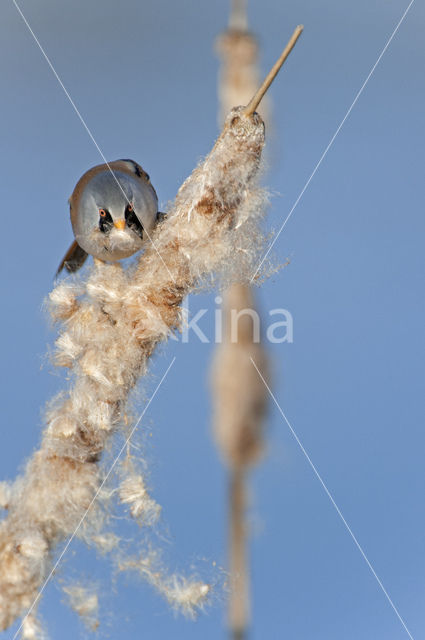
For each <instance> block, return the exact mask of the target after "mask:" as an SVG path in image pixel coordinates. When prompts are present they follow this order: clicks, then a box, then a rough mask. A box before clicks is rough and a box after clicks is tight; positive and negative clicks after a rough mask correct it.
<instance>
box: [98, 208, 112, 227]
mask: <svg viewBox="0 0 425 640" xmlns="http://www.w3.org/2000/svg"><path fill="white" fill-rule="evenodd" d="M101 211H102V212H104V213H105V215H103V216H102V215H100V212H101ZM113 226H114V221H113V220H112V216H111V214H110V213H109V211H108V210H107V209H99V229H100V231H101V232H102V233H108V231H110V230H111V229H112V227H113Z"/></svg>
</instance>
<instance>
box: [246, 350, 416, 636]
mask: <svg viewBox="0 0 425 640" xmlns="http://www.w3.org/2000/svg"><path fill="white" fill-rule="evenodd" d="M250 360H251V362H252V364H253V365H254V367H255V369H256V370H257V373H258V375H259V376H260V378H261V380H262V381H263V383H264V385H265V387H266V389H267V391H268V392H269V394H270V397H271V398H272V400H273V402H274V403H275V405H276V407H277V408H278V411H279V413H280V415H281V416H282V418H283V419H284V420H285V422H286V424H287V425H288V427H289V429H290V431H291V433H292V435H293V436H294V438H295V440H296V441H297V444H298V446H299V447H300V449H301V451H302V452H303V454H304V455H305V457H306V458H307V460H308V463H309V465H310V467H311V468H312V469H313V471H314V473H315V475H316V477H317V479H318V480H319V482H320V484H321V485H322V487H323V489H324V490H325V493H326V495H327V496H328V498H329V500H330V501H331V502H332V505H333V506H334V508H335V510H336V512H337V513H338V515H339V517H340V518H341V520H342V522H343V523H344V526H345V528H346V529H347V531H348V533H349V534H350V536H351V538H352V539H353V541H354V544H355V545H356V547H357V549H358V550H359V551H360V553H361V555H362V556H363V559H364V561H365V562H366V564H367V566H368V567H369V569H370V571H371V572H372V574H373V576H374V578H375V580H376V581H377V583H378V584H379V586H380V587H381V589H382V591H383V593H384V595H385V597H386V599H387V600H388V602H389V603H390V605H391V607H392V608H393V610H394V612H395V614H396V616H397V618H398V619H399V620H400V622H401V624H402V625H403V627H404V629H405V631H406V633H407V635H408V636H409V638H410V639H411V640H414V639H413V636H412V634H411V633H410V631H409V629H408V628H407V626H406V623H405V622H404V620H403V618H402V617H401V615H400V614H399V612H398V610H397V607H396V606H395V604H394V602H393V601H392V600H391V598H390V596H389V594H388V592H387V590H386V589H385V587H384V585H383V584H382V582H381V580H380V579H379V577H378V575H377V574H376V571H375V569H374V568H373V567H372V565H371V563H370V562H369V560H368V558H367V556H366V554H365V552H364V551H363V549H362V547H361V546H360V543H359V541H358V540H357V538H356V536H355V535H354V533H353V532H352V530H351V528H350V526H349V524H348V523H347V521H346V519H345V518H344V516H343V515H342V513H341V510H340V508H339V507H338V505H337V503H336V502H335V500H334V499H333V497H332V494H331V493H330V491H329V489H328V488H327V486H326V484H325V483H324V481H323V479H322V476H321V475H320V473H319V472H318V471H317V469H316V467H315V466H314V463H313V461H312V460H311V458H310V456H309V455H308V453H307V451H306V450H305V449H304V447H303V445H302V443H301V441H300V439H299V438H298V436H297V434H296V433H295V431H294V429H293V427H292V425H291V423H290V422H289V420H288V418H287V417H286V415H285V414H284V412H283V409H282V408H281V406H280V404H279V403H278V401H277V400H276V398H275V396H274V394H273V392H272V390H271V389H270V387H269V385H268V384H267V382H266V380H265V379H264V377H263V375H262V374H261V371H260V370H259V368H258V367H257V365H256V364H255V362H254V360H253V359H252V358H251V357H250Z"/></svg>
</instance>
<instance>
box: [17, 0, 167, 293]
mask: <svg viewBox="0 0 425 640" xmlns="http://www.w3.org/2000/svg"><path fill="white" fill-rule="evenodd" d="M12 2H13V4H14V5H15V7H16V9H17V11H18V12H19V14H20V16H21V18H22V20H23V21H24V23H25V25H26V26H27V28H28V31H29V32H30V34H31V35H32V37H33V38H34V40H35V42H36V43H37V46H38V48H39V49H40V51H41V53H42V54H43V57H44V59H45V60H46V62H47V64H48V65H49V67H50V69H51V70H52V72H53V75H54V76H55V78H56V80H57V81H58V82H59V84H60V86H61V87H62V89H63V91H64V93H65V95H66V97H67V98H68V100H69V102H70V103H71V106H72V108H73V109H74V111H75V113H76V114H77V116H78V118H79V119H80V122H81V124H82V125H83V127H84V129H85V130H86V131H87V133H88V134H89V136H90V138H91V140H92V142H93V144H94V146H95V147H96V149H97V150H98V151H99V153H100V155H101V157H102V158H103V162H104V163H105V164H106V166H107V167H108V169H109V171H110V172H111V173H112V175H113V177H114V180H115V182H116V183H117V185H118V187H119V188H120V190H121V192H122V194H123V196H124V198H125V199H126V200H127V204H129V205H131V204H132V203H131V202H130V201H129V200H128V198H127V196H126V194H125V192H124V189H123V188H122V186H121V184H120V182H119V181H118V178H117V177H116V175H115V173H114V172H113V170H112V169H111V167H110V166H109V162H108V161H107V159H106V158H105V156H104V154H103V151H102V149H101V148H100V147H99V145H98V144H97V142H96V140H95V138H94V136H93V134H92V132H91V131H90V129H89V127H88V126H87V124H86V121H85V120H84V118H83V116H82V115H81V113H80V111H79V110H78V107H77V105H76V104H75V102H74V101H73V99H72V98H71V96H70V95H69V93H68V90H67V89H66V87H65V85H64V84H63V82H62V80H61V79H60V77H59V75H58V73H57V71H56V69H55V68H54V66H53V64H52V63H51V61H50V58H49V56H48V55H47V53H46V52H45V51H44V49H43V47H42V46H41V43H40V41H39V40H38V38H37V36H36V35H35V33H34V31H33V30H32V29H31V26H30V24H29V22H28V20H27V19H26V17H25V16H24V14H23V13H22V11H21V9H20V7H19V6H18V4H17V2H16V0H12ZM143 231H144V232H145V233H146V235H147V237H148V239H149V241H150V242H151V244H152V246H153V248H154V249H155V251H156V253H157V254H158V256H159V258H160V260H161V262H162V264H163V265H164V267H165V268H166V270H167V271H168V275H169V276H170V278H171V280H172V281H173V282H174V283H175V280H174V278H173V276H172V274H171V272H170V270H169V268H168V267H167V265H166V264H165V262H164V260H163V258H162V256H161V254H160V253H159V251H158V249H157V248H156V245H155V243H154V241H153V240H152V238H151V236H150V235H149V232H148V230H147V229H145V228H143Z"/></svg>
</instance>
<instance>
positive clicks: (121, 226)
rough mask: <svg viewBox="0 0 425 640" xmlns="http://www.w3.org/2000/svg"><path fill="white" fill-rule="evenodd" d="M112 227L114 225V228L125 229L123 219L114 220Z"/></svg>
mask: <svg viewBox="0 0 425 640" xmlns="http://www.w3.org/2000/svg"><path fill="white" fill-rule="evenodd" d="M114 227H115V229H121V231H124V229H125V220H117V221H116V222H114Z"/></svg>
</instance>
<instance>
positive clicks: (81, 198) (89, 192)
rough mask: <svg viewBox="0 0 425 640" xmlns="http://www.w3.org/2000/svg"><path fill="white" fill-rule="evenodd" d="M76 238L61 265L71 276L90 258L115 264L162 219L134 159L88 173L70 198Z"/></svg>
mask: <svg viewBox="0 0 425 640" xmlns="http://www.w3.org/2000/svg"><path fill="white" fill-rule="evenodd" d="M69 205H70V214H71V224H72V229H73V231H74V236H75V240H74V242H73V243H72V245H71V246H70V248H69V249H68V251H67V253H66V255H65V257H64V258H63V260H62V262H61V263H60V265H59V268H58V270H57V273H56V275H58V274H59V273H60V272H61V271H62V269H63V268H64V267H65V269H66V270H67V271H69V272H70V273H73V272H75V271H78V269H79V268H80V267H81V266H82V265H83V264H84V262H85V260H86V258H87V256H88V255H92V256H94V257H95V258H99V259H100V260H105V261H112V262H114V261H116V260H121V259H122V258H128V257H129V256H131V255H133V253H136V251H139V249H140V248H141V247H142V245H143V241H144V240H145V239H146V237H149V235H150V233H151V232H152V230H153V228H154V227H155V225H156V223H157V221H158V220H161V219H162V217H163V216H164V214H162V213H158V198H157V195H156V192H155V189H154V188H153V186H152V185H151V182H150V179H149V176H148V174H147V173H146V171H144V170H143V169H142V167H141V166H140V165H139V164H137V162H134V160H115V161H114V162H110V163H109V164H99V165H97V166H96V167H92V168H91V169H89V170H88V171H87V172H86V173H85V174H84V175H83V176H82V177H81V178H80V179H79V181H78V182H77V184H76V186H75V189H74V191H73V192H72V195H71V197H70V199H69Z"/></svg>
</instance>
